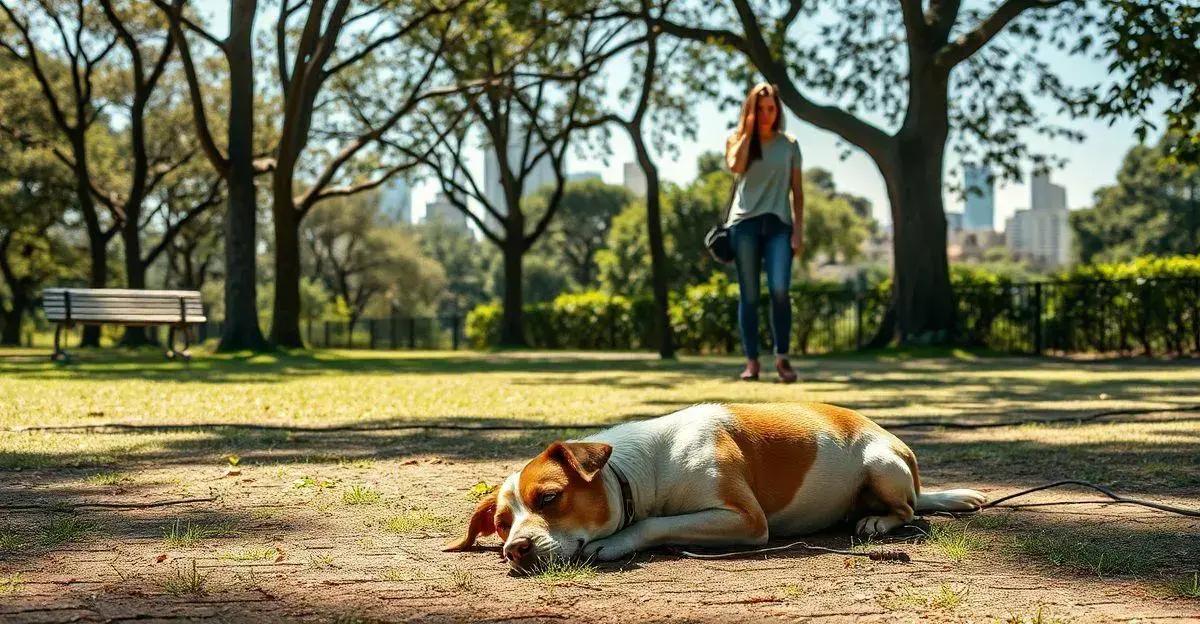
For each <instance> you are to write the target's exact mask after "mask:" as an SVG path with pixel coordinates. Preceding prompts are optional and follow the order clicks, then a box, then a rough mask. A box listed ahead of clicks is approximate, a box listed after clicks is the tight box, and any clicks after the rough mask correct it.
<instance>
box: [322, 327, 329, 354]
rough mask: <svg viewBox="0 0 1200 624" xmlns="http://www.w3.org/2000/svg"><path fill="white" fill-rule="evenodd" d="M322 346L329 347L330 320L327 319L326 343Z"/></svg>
mask: <svg viewBox="0 0 1200 624" xmlns="http://www.w3.org/2000/svg"><path fill="white" fill-rule="evenodd" d="M321 346H322V347H326V348H328V347H329V321H325V344H323V345H321Z"/></svg>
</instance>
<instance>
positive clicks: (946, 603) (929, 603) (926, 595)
mask: <svg viewBox="0 0 1200 624" xmlns="http://www.w3.org/2000/svg"><path fill="white" fill-rule="evenodd" d="M970 593H971V590H970V589H969V588H967V587H960V588H954V587H951V586H950V585H947V584H945V583H943V584H942V585H939V586H938V588H937V590H936V591H933V592H923V591H918V590H915V589H911V588H910V589H904V590H902V591H901V592H900V593H898V594H895V595H894V596H890V597H888V598H885V599H884V600H883V603H884V606H886V607H887V608H889V609H902V608H910V609H936V610H939V611H952V610H954V609H957V608H958V607H959V605H961V604H962V603H963V600H965V599H966V597H967V596H968V595H969V594H970Z"/></svg>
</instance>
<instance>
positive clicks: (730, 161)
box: [725, 130, 750, 173]
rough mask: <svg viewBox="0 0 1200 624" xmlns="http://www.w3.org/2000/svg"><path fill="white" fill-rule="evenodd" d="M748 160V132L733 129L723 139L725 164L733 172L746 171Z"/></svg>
mask: <svg viewBox="0 0 1200 624" xmlns="http://www.w3.org/2000/svg"><path fill="white" fill-rule="evenodd" d="M749 160H750V134H749V133H742V132H738V131H736V130H735V131H734V133H733V134H731V135H730V136H729V139H728V140H726V141H725V166H726V167H729V170H730V171H732V172H734V173H746V166H747V161H749Z"/></svg>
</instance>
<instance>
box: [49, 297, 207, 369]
mask: <svg viewBox="0 0 1200 624" xmlns="http://www.w3.org/2000/svg"><path fill="white" fill-rule="evenodd" d="M42 308H43V309H44V310H45V312H46V320H48V321H50V322H52V323H56V324H57V325H58V327H57V328H56V329H55V330H54V354H53V355H51V356H50V359H52V360H56V361H57V360H66V359H68V357H69V356H68V355H67V352H66V351H64V350H63V348H62V343H61V337H62V332H63V330H64V329H70V328H72V327H74V326H75V325H123V326H134V327H151V326H156V325H166V326H168V327H170V332H169V333H168V335H167V345H166V347H167V351H166V355H167V358H168V359H170V358H174V357H175V356H179V357H181V358H183V359H190V357H191V356H190V355H189V353H188V347H189V346H190V345H191V337H190V335H189V334H190V331H191V326H192V325H198V324H200V323H204V322H205V321H207V320H208V319H207V318H206V317H205V316H204V306H203V304H201V302H200V293H199V291H195V290H127V289H121V288H47V289H45V290H44V291H42ZM176 330H182V332H183V349H182V350H179V351H177V350H176V349H175V332H176Z"/></svg>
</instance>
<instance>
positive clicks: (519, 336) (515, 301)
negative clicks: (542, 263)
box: [500, 215, 526, 347]
mask: <svg viewBox="0 0 1200 624" xmlns="http://www.w3.org/2000/svg"><path fill="white" fill-rule="evenodd" d="M509 218H512V216H511V215H510V217H509ZM522 229H523V227H522ZM512 230H513V228H511V227H510V228H509V234H508V238H507V239H505V241H504V247H503V249H502V250H501V251H503V252H504V314H503V316H502V318H501V321H500V346H502V347H523V346H525V344H526V342H525V315H524V310H523V309H522V305H523V303H524V294H523V293H522V283H521V279H522V275H523V273H522V272H523V265H524V260H525V248H524V247H525V246H524V241H523V240H522V239H523V234H522V231H521V230H517V231H516V233H515V234H514V233H513V231H512Z"/></svg>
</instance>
